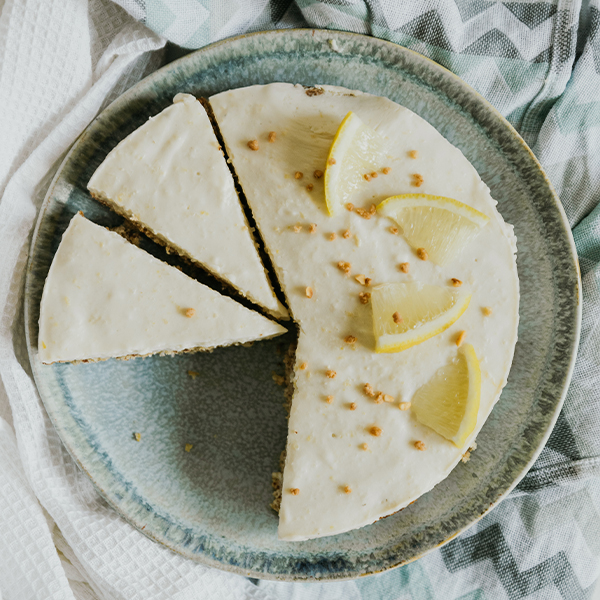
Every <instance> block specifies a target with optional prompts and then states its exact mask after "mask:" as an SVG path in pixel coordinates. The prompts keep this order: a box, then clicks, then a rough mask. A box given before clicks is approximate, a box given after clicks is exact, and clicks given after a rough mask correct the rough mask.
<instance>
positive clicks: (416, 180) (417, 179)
mask: <svg viewBox="0 0 600 600" xmlns="http://www.w3.org/2000/svg"><path fill="white" fill-rule="evenodd" d="M424 181H425V180H424V179H423V175H419V173H413V175H412V181H411V182H410V183H411V185H414V186H415V187H421V186H422V185H423V182H424Z"/></svg>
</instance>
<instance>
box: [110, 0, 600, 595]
mask: <svg viewBox="0 0 600 600" xmlns="http://www.w3.org/2000/svg"><path fill="white" fill-rule="evenodd" d="M117 2H118V3H119V4H120V5H121V6H123V7H124V8H125V9H126V10H128V11H129V12H130V13H131V14H132V15H134V16H135V17H136V18H137V19H139V20H140V21H141V22H143V23H145V24H146V25H147V26H148V27H149V28H151V29H153V30H154V31H155V32H156V33H159V34H160V35H162V36H165V37H166V38H168V39H169V40H170V41H172V42H174V43H176V44H178V45H181V46H183V47H185V48H200V47H202V46H204V45H206V44H208V43H210V42H213V41H215V40H218V39H221V38H224V37H228V36H231V35H234V34H238V33H242V32H248V31H257V30H263V29H273V28H288V27H315V28H327V29H341V30H345V31H354V32H357V33H365V34H370V35H373V36H376V37H380V38H383V39H386V40H390V41H393V42H396V43H398V44H401V45H403V46H406V47H408V48H411V49H412V50H415V51H417V52H420V53H421V54H424V55H425V56H428V57H429V58H432V59H433V60H435V61H436V62H438V63H440V64H442V65H443V66H445V67H446V68H448V69H450V70H451V71H453V72H454V73H456V74H457V75H459V76H460V77H461V78H462V79H464V80H465V81H466V82H467V83H469V84H470V85H471V86H472V87H473V88H475V89H476V90H477V91H478V92H479V93H480V94H482V95H483V96H485V97H486V98H487V99H488V100H489V101H490V102H491V103H492V104H493V105H494V106H495V107H496V108H497V109H498V110H500V112H502V114H503V115H504V116H505V117H506V118H507V119H508V120H509V121H510V122H511V123H512V124H513V125H514V126H515V128H516V129H517V130H518V131H519V132H520V133H521V135H522V136H523V138H524V139H525V141H526V142H527V143H528V144H529V145H530V146H531V148H532V149H533V151H534V153H535V154H536V156H537V157H538V158H539V160H540V161H541V163H542V165H543V167H544V169H545V170H546V172H547V174H548V175H549V177H550V179H551V180H552V183H553V184H554V186H555V188H556V190H557V192H558V194H559V196H560V197H561V199H562V202H563V205H564V207H565V211H566V212H567V215H568V218H569V221H570V223H571V225H572V226H573V228H574V229H573V234H574V236H575V241H576V244H577V249H578V252H579V255H580V263H581V271H582V277H583V297H584V303H583V329H582V337H581V345H580V349H579V358H578V360H577V364H576V367H575V373H574V376H573V382H572V384H571V388H570V390H569V395H568V398H567V400H566V402H565V406H564V409H563V411H562V413H561V415H560V418H559V420H558V423H557V425H556V428H555V429H554V432H553V434H552V437H551V438H550V440H549V441H548V444H547V446H546V448H545V449H544V450H543V452H542V454H541V456H540V457H539V459H538V461H537V462H536V464H535V466H534V468H533V469H532V470H531V471H530V473H529V474H528V475H527V476H526V477H525V479H524V480H523V481H522V482H521V483H520V484H519V486H518V488H517V489H516V490H515V491H514V492H513V494H512V495H511V496H510V498H509V499H507V500H505V501H504V502H503V503H502V504H501V505H500V506H499V507H498V508H497V509H496V510H494V511H493V512H492V513H491V514H490V515H489V516H487V517H485V518H484V519H482V521H481V522H479V523H478V524H477V525H475V526H474V527H473V528H472V529H471V530H469V531H468V532H466V533H465V534H463V535H462V536H460V537H459V538H457V539H456V540H453V541H452V542H450V543H449V544H447V545H446V546H444V547H443V548H442V549H441V550H438V551H435V552H433V553H432V554H430V555H428V556H426V557H425V558H423V559H421V560H419V561H417V562H415V563H412V564H410V565H408V566H406V567H403V568H401V569H397V570H395V571H392V572H390V573H387V574H383V575H379V576H376V577H370V578H367V579H364V580H362V581H357V582H350V583H340V584H321V585H316V586H315V585H301V586H299V585H293V584H277V583H265V582H261V583H259V584H258V585H259V586H260V587H264V588H266V589H269V590H272V591H274V592H275V593H276V596H277V597H278V598H289V599H292V598H293V599H294V600H296V599H298V600H299V599H304V598H307V599H308V598H310V599H313V598H328V599H329V598H345V599H350V598H357V599H359V598H360V599H362V600H367V599H369V600H371V599H372V600H375V599H388V598H389V599H390V600H391V599H396V598H397V599H401V598H402V599H404V598H406V599H408V598H412V599H414V600H417V599H419V600H420V599H425V598H427V599H429V598H432V599H433V598H443V599H444V600H459V599H460V600H483V599H484V598H485V599H487V600H499V599H501V598H511V599H513V598H540V599H542V598H543V599H544V600H546V599H551V598H564V599H567V598H569V599H578V598H587V597H589V595H590V593H591V590H592V588H593V584H594V582H595V580H596V578H597V576H598V572H599V562H598V560H599V556H600V433H599V430H600V427H599V426H600V327H599V324H600V265H599V263H600V206H598V205H599V202H600V3H599V2H598V0H591V1H590V2H589V3H583V4H581V3H580V2H578V1H576V0H558V1H557V0H554V1H550V2H535V1H534V2H523V1H520V2H491V1H487V0H421V1H417V2H398V1H397V0H365V1H361V0H325V1H321V2H320V1H315V0H296V1H295V2H294V1H289V0H287V1H286V0H273V1H271V2H268V1H264V0H251V1H243V2H242V1H241V0H240V1H239V2H212V1H210V0H201V1H200V2H196V1H194V2H191V3H188V2H178V1H175V0H145V1H142V0H137V1H136V0H117Z"/></svg>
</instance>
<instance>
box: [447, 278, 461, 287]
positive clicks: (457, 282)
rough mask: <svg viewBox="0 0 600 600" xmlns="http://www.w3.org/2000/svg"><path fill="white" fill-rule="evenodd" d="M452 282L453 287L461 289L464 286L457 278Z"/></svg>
mask: <svg viewBox="0 0 600 600" xmlns="http://www.w3.org/2000/svg"><path fill="white" fill-rule="evenodd" d="M450 281H451V283H452V287H460V286H461V285H462V281H461V280H460V279H456V277H453V278H452V279H451V280H450Z"/></svg>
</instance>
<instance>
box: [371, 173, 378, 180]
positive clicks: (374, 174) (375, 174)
mask: <svg viewBox="0 0 600 600" xmlns="http://www.w3.org/2000/svg"><path fill="white" fill-rule="evenodd" d="M370 175H371V179H376V178H377V177H379V173H377V171H373V172H372V173H370Z"/></svg>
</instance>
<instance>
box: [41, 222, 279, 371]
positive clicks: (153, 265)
mask: <svg viewBox="0 0 600 600" xmlns="http://www.w3.org/2000/svg"><path fill="white" fill-rule="evenodd" d="M190 308H191V309H194V311H195V314H193V316H190V317H188V316H186V311H187V310H188V309H190ZM285 331H286V330H285V329H284V328H283V327H281V326H280V325H279V324H277V323H274V322H273V321H270V320H269V319H266V318H265V317H263V316H262V315H260V314H259V313H257V312H254V311H252V310H249V309H247V308H245V307H244V306H242V305H241V304H239V303H238V302H235V301H234V300H232V299H230V298H227V297H225V296H222V295H221V294H219V293H218V292H215V291H214V290H212V289H210V288H208V287H206V286H205V285H202V284H201V283H198V282H197V281H195V280H193V279H191V278H190V277H188V276H187V275H185V274H183V273H182V272H181V271H179V270H178V269H175V268H174V267H171V266H170V265H168V264H166V263H164V262H162V261H160V260H158V259H156V258H154V257H153V256H151V255H150V254H148V253H147V252H144V251H143V250H140V249H139V248H137V247H136V246H134V245H132V244H130V243H129V242H128V241H126V240H125V239H124V238H122V237H121V236H120V235H118V234H117V233H114V232H112V231H108V230H107V229H105V228H104V227H100V226H99V225H95V224H94V223H92V222H91V221H88V220H87V219H86V218H84V217H83V216H81V215H75V217H74V218H73V219H72V221H71V223H70V224H69V227H68V228H67V230H66V231H65V233H64V234H63V238H62V241H61V243H60V246H59V248H58V250H57V252H56V254H55V256H54V259H53V261H52V265H51V267H50V271H49V273H48V277H47V279H46V283H45V285H44V292H43V295H42V303H41V308H40V329H39V341H38V352H39V356H40V359H41V361H42V362H44V363H52V362H57V361H61V362H66V361H73V360H85V359H105V358H112V357H120V356H129V355H131V354H139V355H145V354H153V353H155V352H178V351H181V350H187V349H192V348H206V349H208V348H214V347H216V346H227V345H230V344H239V343H244V342H248V341H251V340H257V339H266V338H269V337H274V336H276V335H280V334H282V333H285Z"/></svg>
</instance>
